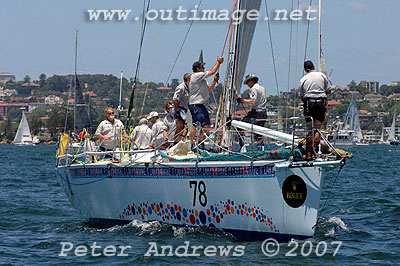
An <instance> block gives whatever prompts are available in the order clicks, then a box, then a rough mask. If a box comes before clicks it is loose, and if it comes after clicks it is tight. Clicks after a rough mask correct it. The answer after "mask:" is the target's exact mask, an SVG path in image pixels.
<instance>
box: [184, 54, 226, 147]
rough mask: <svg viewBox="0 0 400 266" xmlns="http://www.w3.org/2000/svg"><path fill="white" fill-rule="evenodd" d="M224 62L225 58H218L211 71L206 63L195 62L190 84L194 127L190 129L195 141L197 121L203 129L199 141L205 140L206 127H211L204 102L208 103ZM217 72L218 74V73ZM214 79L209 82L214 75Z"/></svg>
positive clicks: (190, 106) (190, 103)
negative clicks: (209, 78) (208, 79)
mask: <svg viewBox="0 0 400 266" xmlns="http://www.w3.org/2000/svg"><path fill="white" fill-rule="evenodd" d="M223 62H224V58H222V57H221V58H218V60H217V63H216V64H215V65H214V66H213V67H212V68H211V70H209V71H205V68H204V65H205V63H202V62H200V61H196V62H194V63H193V67H192V69H193V72H194V73H193V74H192V75H191V78H190V84H189V110H190V113H191V115H192V121H193V127H192V129H191V130H190V133H189V138H190V141H191V142H192V143H193V140H194V138H195V137H196V126H197V122H199V123H200V125H201V127H202V128H203V130H201V131H200V135H199V139H198V140H197V143H200V142H202V141H203V140H204V137H205V136H204V129H208V128H210V125H211V122H210V116H209V114H208V111H207V108H206V107H205V106H204V104H206V103H208V98H209V96H210V95H209V93H210V92H211V91H212V90H213V89H214V87H215V85H216V84H217V83H218V80H219V74H218V73H217V71H218V68H219V66H220V65H221V64H222V63H223ZM216 73H217V74H216ZM214 74H216V75H215V76H214V80H213V82H211V83H210V84H208V83H207V80H206V79H207V78H208V77H210V76H212V75H214Z"/></svg>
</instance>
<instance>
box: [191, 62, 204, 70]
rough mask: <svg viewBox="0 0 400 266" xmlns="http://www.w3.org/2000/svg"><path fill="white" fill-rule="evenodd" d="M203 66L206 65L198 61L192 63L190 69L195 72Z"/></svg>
mask: <svg viewBox="0 0 400 266" xmlns="http://www.w3.org/2000/svg"><path fill="white" fill-rule="evenodd" d="M205 65H206V63H203V62H200V61H196V62H194V63H193V66H192V69H193V71H194V72H195V71H196V70H197V68H199V67H203V66H205Z"/></svg>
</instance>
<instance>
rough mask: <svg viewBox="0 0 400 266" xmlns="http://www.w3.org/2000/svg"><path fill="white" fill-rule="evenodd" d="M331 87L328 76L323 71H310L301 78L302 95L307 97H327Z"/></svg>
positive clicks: (300, 89) (300, 88)
mask: <svg viewBox="0 0 400 266" xmlns="http://www.w3.org/2000/svg"><path fill="white" fill-rule="evenodd" d="M330 89H331V86H330V84H329V80H328V78H327V77H326V76H325V74H324V73H321V72H317V71H310V72H308V73H307V74H306V75H305V76H304V77H303V78H302V79H301V80H300V87H299V91H300V96H302V97H305V98H314V99H315V98H326V91H327V90H330Z"/></svg>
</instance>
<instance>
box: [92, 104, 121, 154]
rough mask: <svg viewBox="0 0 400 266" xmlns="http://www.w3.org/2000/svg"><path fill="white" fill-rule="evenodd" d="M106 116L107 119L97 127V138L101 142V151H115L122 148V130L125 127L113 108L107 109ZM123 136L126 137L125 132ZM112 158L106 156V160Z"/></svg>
mask: <svg viewBox="0 0 400 266" xmlns="http://www.w3.org/2000/svg"><path fill="white" fill-rule="evenodd" d="M104 114H105V116H106V119H105V120H103V121H102V122H101V123H100V124H99V126H98V127H97V130H96V133H95V136H96V137H98V138H99V139H100V140H101V142H100V151H113V150H114V149H115V148H117V147H120V146H121V128H122V127H123V126H124V125H123V124H122V122H121V121H120V120H118V119H116V118H115V115H114V110H113V109H112V108H111V107H107V108H106V109H105V110H104ZM123 134H124V136H126V133H125V132H124V133H123ZM110 157H112V156H110V155H108V156H106V158H110Z"/></svg>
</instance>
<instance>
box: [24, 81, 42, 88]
mask: <svg viewBox="0 0 400 266" xmlns="http://www.w3.org/2000/svg"><path fill="white" fill-rule="evenodd" d="M21 87H40V85H39V84H36V83H31V82H28V83H22V84H21Z"/></svg>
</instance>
